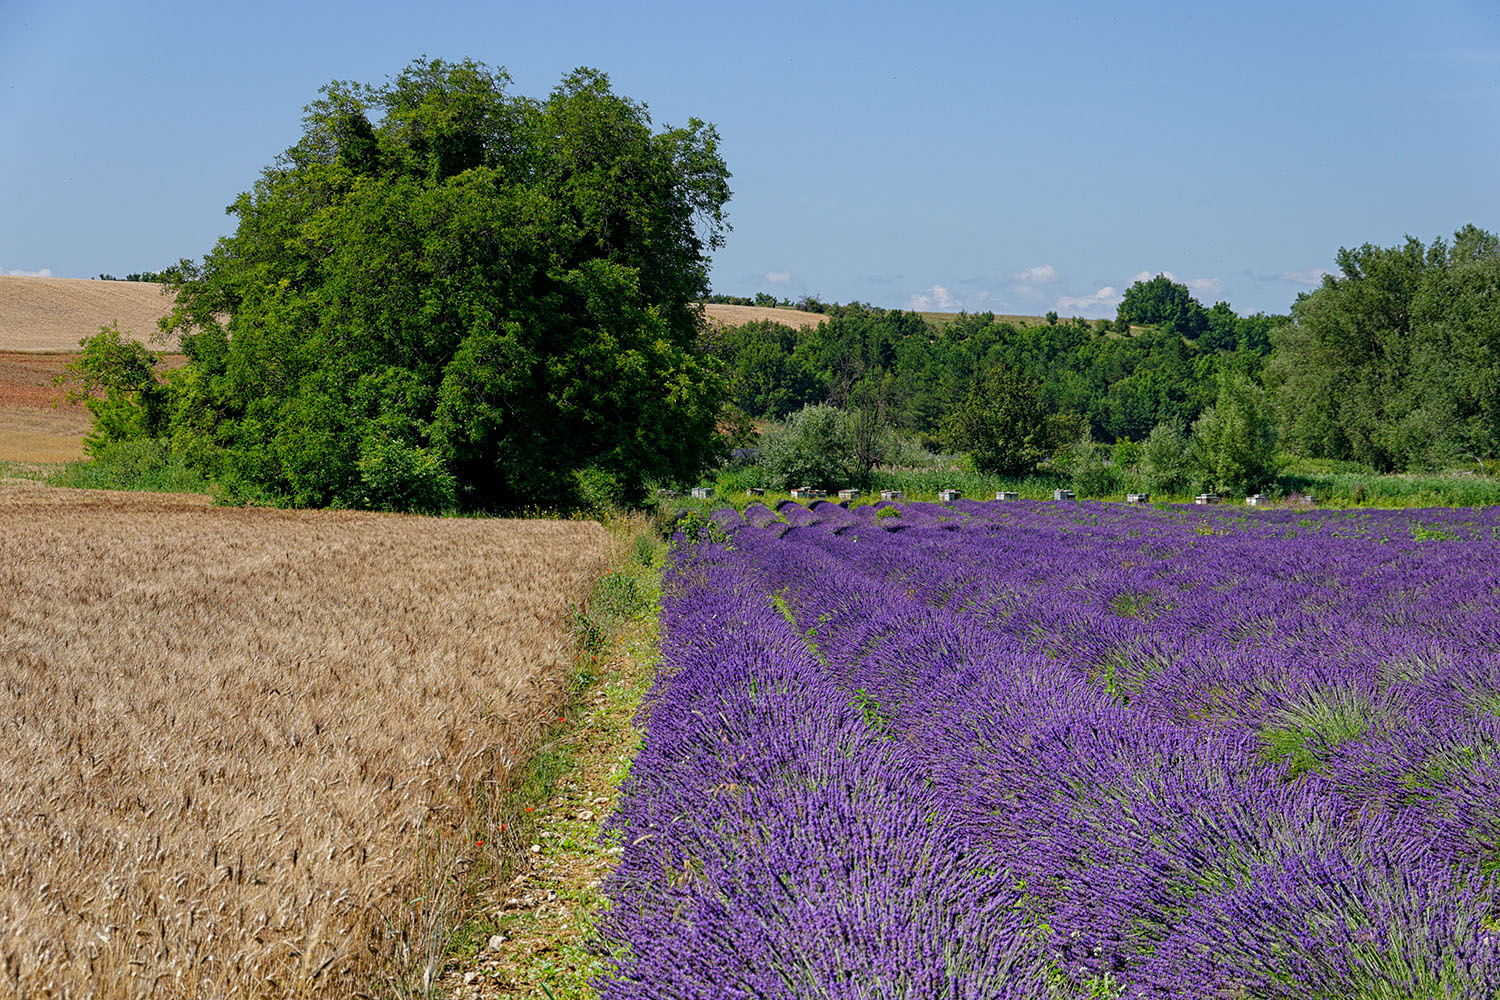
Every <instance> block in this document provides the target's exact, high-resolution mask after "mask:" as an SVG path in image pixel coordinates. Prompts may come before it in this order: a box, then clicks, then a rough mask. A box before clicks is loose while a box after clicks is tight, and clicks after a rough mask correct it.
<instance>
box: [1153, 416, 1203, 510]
mask: <svg viewBox="0 0 1500 1000" xmlns="http://www.w3.org/2000/svg"><path fill="white" fill-rule="evenodd" d="M1140 471H1141V475H1142V476H1143V477H1144V478H1145V480H1146V483H1147V484H1148V485H1149V486H1150V487H1151V492H1153V493H1160V494H1170V495H1179V496H1180V495H1182V494H1184V493H1187V492H1188V491H1189V490H1190V489H1191V487H1192V486H1193V485H1194V475H1195V472H1194V468H1193V460H1192V453H1191V451H1190V449H1189V444H1188V436H1187V432H1186V430H1185V429H1184V428H1183V426H1182V421H1180V420H1177V419H1171V420H1166V421H1163V422H1162V423H1159V424H1157V425H1156V426H1155V427H1153V428H1152V429H1151V433H1150V435H1149V436H1148V437H1147V438H1146V440H1145V441H1143V442H1142V443H1141V462H1140Z"/></svg>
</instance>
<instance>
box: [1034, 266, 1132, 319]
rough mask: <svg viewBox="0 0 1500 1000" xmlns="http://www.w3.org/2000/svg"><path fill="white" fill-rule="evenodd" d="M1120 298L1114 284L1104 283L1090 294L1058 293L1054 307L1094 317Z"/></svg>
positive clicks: (1062, 310) (1111, 308) (1078, 314)
mask: <svg viewBox="0 0 1500 1000" xmlns="http://www.w3.org/2000/svg"><path fill="white" fill-rule="evenodd" d="M1151 277H1152V278H1154V277H1156V275H1154V274H1153V275H1151ZM1147 280H1150V279H1147ZM1121 298H1123V296H1122V295H1121V294H1120V293H1119V291H1117V290H1116V289H1115V286H1114V285H1105V286H1104V287H1103V288H1101V289H1099V290H1098V291H1097V292H1094V293H1093V294H1092V295H1060V296H1058V299H1057V305H1056V306H1055V307H1054V308H1055V309H1056V311H1057V312H1059V313H1066V314H1069V315H1075V316H1083V317H1085V318H1094V317H1097V316H1099V315H1100V310H1105V311H1113V310H1114V308H1115V307H1116V306H1118V305H1119V304H1120V299H1121ZM1090 312H1092V313H1093V314H1094V316H1093V317H1090V316H1089V315H1088V314H1089V313H1090Z"/></svg>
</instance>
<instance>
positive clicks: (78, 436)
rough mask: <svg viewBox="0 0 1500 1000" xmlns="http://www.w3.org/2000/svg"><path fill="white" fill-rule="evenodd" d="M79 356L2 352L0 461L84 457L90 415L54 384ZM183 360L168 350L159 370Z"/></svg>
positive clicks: (173, 368) (75, 353)
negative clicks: (70, 400)
mask: <svg viewBox="0 0 1500 1000" xmlns="http://www.w3.org/2000/svg"><path fill="white" fill-rule="evenodd" d="M0 280H4V279H0ZM16 280H22V279H16ZM24 280H28V281H31V280H39V279H31V278H28V279H24ZM96 283H97V284H108V285H114V284H121V282H114V281H107V282H96ZM77 357H78V354H77V352H73V353H67V354H28V353H26V352H24V351H0V462H54V463H55V462H76V461H78V460H79V459H82V458H83V457H84V453H83V436H84V435H85V434H87V433H88V432H89V430H90V428H91V427H92V418H91V417H90V416H89V411H88V410H87V409H86V408H85V407H84V405H83V404H82V403H68V402H67V401H66V400H65V398H64V390H63V389H62V388H61V387H59V386H58V385H57V378H58V377H59V376H60V375H62V374H63V371H64V369H65V368H66V366H67V365H68V363H69V362H70V361H72V360H74V359H75V358H77ZM186 363H187V358H186V357H184V356H183V355H181V354H168V355H166V356H164V357H163V358H162V363H161V366H160V368H159V369H158V370H159V371H161V372H163V373H165V372H169V371H173V370H175V369H178V368H181V367H182V366H183V365H185V364H186Z"/></svg>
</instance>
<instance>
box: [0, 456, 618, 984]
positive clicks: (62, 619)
mask: <svg viewBox="0 0 1500 1000" xmlns="http://www.w3.org/2000/svg"><path fill="white" fill-rule="evenodd" d="M606 544H607V535H606V533H605V532H604V531H603V529H602V528H600V527H599V526H598V525H597V524H593V523H589V522H556V521H540V520H529V521H510V520H462V519H436V518H418V517H410V516H400V515H380V514H369V513H355V512H336V511H316V512H307V511H298V512H290V511H277V510H263V509H224V508H215V507H212V506H210V505H208V503H207V501H206V500H204V499H203V498H200V497H181V496H164V495H160V494H157V495H151V494H120V493H102V492H93V491H83V490H58V489H52V488H48V487H43V486H38V485H36V484H31V483H25V482H21V481H17V480H0V995H7V994H8V995H20V996H28V997H73V996H76V997H96V998H100V1000H114V998H127V997H129V998H134V997H148V996H151V997H166V998H172V997H260V996H277V997H303V996H306V997H333V996H340V997H342V996H353V995H362V994H364V993H365V992H366V991H367V990H368V988H369V986H370V984H371V983H372V982H378V981H380V979H379V977H380V975H381V971H380V970H382V969H385V970H389V969H390V968H392V963H393V962H395V963H400V962H402V961H405V962H407V963H408V964H409V963H410V962H411V961H412V960H413V953H414V951H419V950H420V948H421V947H422V941H421V937H422V935H423V933H425V931H424V928H427V929H428V930H429V931H430V928H431V922H432V920H433V919H434V916H433V914H432V912H430V911H431V909H432V906H433V905H434V902H433V899H432V898H431V893H432V891H433V888H434V886H433V885H432V884H431V882H432V878H433V874H432V873H433V869H432V866H431V859H432V858H433V857H435V856H436V854H434V852H438V853H441V851H442V850H443V849H444V845H446V847H447V849H448V854H447V855H445V857H446V858H447V861H446V862H445V863H446V864H449V865H450V866H452V865H457V866H459V867H462V866H465V865H469V864H472V863H473V862H474V861H475V860H477V857H470V856H466V855H476V856H477V854H478V852H481V851H483V850H484V848H483V847H480V846H479V844H478V842H479V841H480V840H482V839H483V838H484V836H485V833H484V830H485V824H486V823H490V822H493V818H492V817H490V816H488V815H486V814H485V812H484V808H485V807H484V803H485V800H486V797H487V796H490V797H492V795H493V792H494V791H495V790H496V789H497V788H498V787H500V786H502V785H503V784H504V782H505V780H506V777H507V774H508V772H509V770H510V768H511V767H512V766H513V765H514V764H515V763H516V762H517V761H518V760H519V759H521V757H522V756H523V755H524V754H526V753H528V752H529V750H530V749H531V748H532V745H533V743H534V741H535V739H536V734H537V732H538V723H539V720H541V719H542V718H545V717H550V716H551V714H552V713H553V712H554V710H555V705H556V704H557V702H558V701H559V699H560V697H561V694H562V684H563V679H564V676H565V673H566V668H567V665H568V664H569V663H570V661H571V656H572V651H571V646H570V642H569V640H568V636H569V631H568V628H567V625H566V616H567V614H568V612H569V609H570V604H571V602H574V601H577V600H580V599H581V595H582V594H583V593H584V591H585V587H586V584H587V582H588V580H589V579H590V578H591V577H592V575H593V574H596V573H597V572H598V570H599V568H600V566H601V565H602V561H603V559H604V556H605V548H606ZM424 880H425V881H424Z"/></svg>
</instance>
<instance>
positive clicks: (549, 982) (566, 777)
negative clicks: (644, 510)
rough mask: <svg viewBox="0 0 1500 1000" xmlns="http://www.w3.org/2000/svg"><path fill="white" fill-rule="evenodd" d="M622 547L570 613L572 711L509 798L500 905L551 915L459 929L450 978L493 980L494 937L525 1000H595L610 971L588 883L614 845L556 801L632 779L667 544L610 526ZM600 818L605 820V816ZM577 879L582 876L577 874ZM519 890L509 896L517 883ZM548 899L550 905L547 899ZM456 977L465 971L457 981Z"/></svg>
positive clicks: (611, 793) (642, 523)
mask: <svg viewBox="0 0 1500 1000" xmlns="http://www.w3.org/2000/svg"><path fill="white" fill-rule="evenodd" d="M606 526H607V527H608V528H609V529H610V531H611V533H613V534H615V535H616V538H617V541H618V544H617V545H616V548H615V555H614V558H613V559H612V561H611V564H610V566H609V568H608V569H607V570H606V571H605V572H604V573H603V574H602V575H601V576H600V577H599V579H598V580H597V581H596V582H595V584H594V586H593V588H592V590H591V592H590V595H589V599H588V603H587V606H586V607H583V608H578V609H576V610H575V613H574V616H573V623H572V625H573V634H574V640H575V646H576V658H575V668H574V671H573V676H572V679H571V683H570V686H569V690H568V699H567V707H566V708H565V709H564V711H563V718H564V719H566V720H567V721H566V722H565V723H560V724H559V725H558V726H557V727H556V729H555V731H553V732H552V733H550V734H549V738H547V739H546V740H544V742H543V743H542V745H541V746H540V748H539V749H538V750H537V752H536V754H535V755H534V756H533V757H532V758H531V760H530V761H529V762H528V763H527V764H526V765H525V766H524V768H523V769H522V770H521V772H520V774H519V776H518V779H517V780H516V782H515V783H514V785H513V786H512V787H511V788H510V789H508V790H507V792H506V793H505V803H504V806H503V808H502V809H501V814H502V815H503V816H504V818H505V823H506V827H507V829H506V836H505V845H504V849H503V853H504V855H505V856H506V857H507V858H508V859H509V860H510V863H509V866H508V868H507V870H506V872H505V876H506V877H507V878H510V877H512V876H515V875H518V874H519V875H523V876H524V877H523V878H522V879H521V880H520V881H519V882H516V881H511V882H510V883H509V884H508V887H507V888H506V889H504V890H503V892H502V893H501V895H504V894H506V893H510V892H523V891H526V892H530V893H534V894H538V895H540V896H544V897H547V898H548V902H549V905H550V906H551V907H553V908H554V909H555V908H556V907H564V908H565V909H566V910H567V916H566V917H565V918H562V919H559V918H558V916H557V915H556V913H555V912H554V913H552V914H550V915H548V916H546V917H539V916H538V915H537V911H536V910H535V909H533V908H531V907H518V908H507V907H500V908H497V909H496V910H495V911H494V912H491V913H489V914H481V915H479V916H476V917H474V918H473V919H472V920H471V921H470V922H469V923H467V924H465V925H463V926H462V927H460V928H458V929H457V930H456V931H455V933H454V934H453V935H452V937H451V939H450V944H449V949H448V952H447V958H448V968H449V970H450V972H451V971H453V970H455V969H458V970H463V969H469V970H472V971H475V972H476V973H478V974H479V975H480V977H481V979H483V978H485V977H488V976H490V975H492V973H491V972H490V971H488V970H489V965H488V964H487V962H488V961H489V960H490V959H491V958H493V957H495V953H493V952H489V951H487V946H488V942H489V940H490V938H491V937H492V936H493V935H495V934H500V935H504V936H505V937H506V939H507V944H506V945H504V946H503V948H502V951H501V952H500V953H499V956H498V959H499V963H500V965H501V966H502V968H501V969H500V970H498V971H497V973H494V974H502V973H503V976H504V978H505V979H507V980H509V981H510V984H511V986H512V987H516V986H519V987H521V988H523V989H525V990H526V992H524V993H522V994H520V995H524V996H531V997H541V998H551V1000H595V997H596V992H595V990H594V988H593V986H592V983H593V982H594V981H595V980H597V979H598V978H599V977H600V976H602V975H604V974H605V973H606V972H607V970H608V964H609V960H610V956H609V955H608V954H607V953H605V952H604V950H603V949H602V948H601V947H600V946H599V943H598V941H597V940H596V935H595V933H594V929H595V928H596V927H597V925H598V923H599V920H600V917H601V916H602V914H603V913H604V911H605V909H606V908H607V906H608V905H609V903H608V900H607V898H606V897H605V896H604V894H603V893H602V892H601V891H600V889H599V887H598V885H597V884H596V880H595V879H593V878H589V877H587V873H589V872H597V871H599V870H600V869H602V868H605V867H607V866H608V865H609V864H610V863H612V859H613V857H614V856H616V855H617V854H618V853H619V846H618V845H617V844H614V843H613V842H610V841H607V840H603V841H601V839H600V838H599V829H600V827H599V823H600V821H601V820H602V819H603V816H602V815H598V816H595V817H594V819H593V820H590V821H587V822H584V821H575V820H573V819H571V818H570V817H569V816H568V815H567V813H568V812H569V811H570V809H571V808H576V806H575V807H566V806H565V807H563V808H561V809H557V808H552V806H549V803H551V804H552V805H553V806H555V804H556V803H557V801H558V799H559V797H560V796H561V797H564V798H566V797H568V796H570V795H572V796H574V797H577V796H578V795H580V794H581V795H582V796H583V798H584V799H587V800H592V797H593V796H594V795H596V794H599V793H607V797H608V798H610V799H611V801H613V800H614V797H615V793H616V792H617V791H618V789H619V787H620V785H621V784H622V783H623V782H624V781H625V779H626V778H627V777H628V776H629V773H630V767H631V763H632V761H633V760H634V757H635V753H636V751H637V750H638V749H639V745H640V738H641V737H640V733H639V732H638V731H636V730H635V728H634V726H633V720H634V719H635V717H636V715H637V713H638V712H639V710H640V706H641V702H642V699H643V698H644V697H645V694H646V690H647V688H648V687H649V684H650V681H651V677H652V673H653V671H654V667H655V661H656V655H657V649H658V641H657V622H658V613H659V610H660V600H661V573H662V569H663V567H664V566H665V553H666V545H665V542H664V541H663V540H662V533H661V528H662V524H661V523H660V522H653V521H652V520H650V519H647V518H645V517H641V516H638V515H637V516H633V517H625V518H616V519H608V520H606ZM601 813H602V810H601ZM532 844H544V845H546V846H545V851H546V857H547V858H548V861H549V864H550V865H551V866H552V867H550V868H546V869H544V870H538V871H533V872H531V873H530V874H529V875H526V874H524V873H525V871H526V867H527V865H528V859H529V857H530V845H532ZM580 873H583V874H580ZM518 884H519V885H520V886H521V888H516V886H517V885H518ZM549 894H550V895H549ZM456 974H461V973H456Z"/></svg>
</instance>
